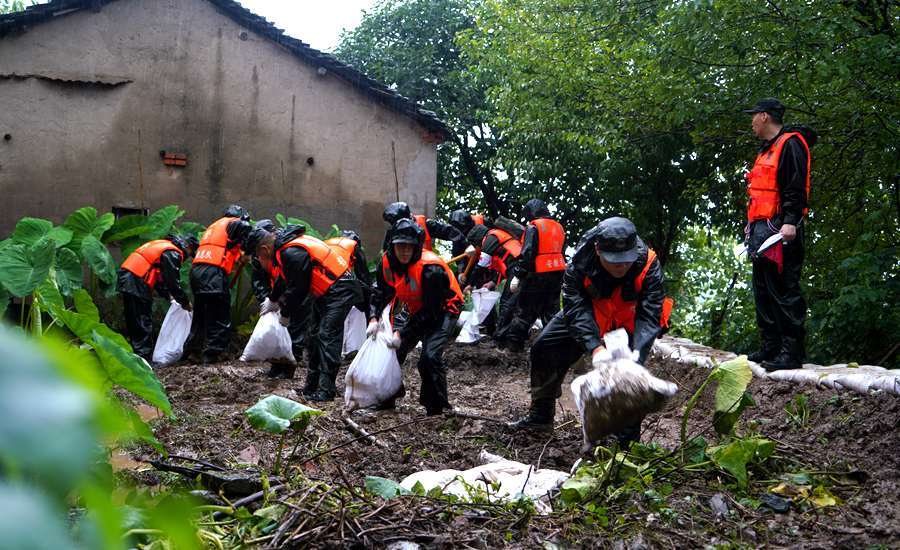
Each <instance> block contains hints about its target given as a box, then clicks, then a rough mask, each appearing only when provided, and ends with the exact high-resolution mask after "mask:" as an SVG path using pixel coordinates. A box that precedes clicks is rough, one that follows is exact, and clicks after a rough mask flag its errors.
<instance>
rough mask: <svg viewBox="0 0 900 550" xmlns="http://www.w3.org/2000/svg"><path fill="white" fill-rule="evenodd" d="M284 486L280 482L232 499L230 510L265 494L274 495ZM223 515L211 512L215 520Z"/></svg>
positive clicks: (252, 501) (222, 513)
mask: <svg viewBox="0 0 900 550" xmlns="http://www.w3.org/2000/svg"><path fill="white" fill-rule="evenodd" d="M285 487H287V485H283V484H282V485H276V486H274V487H269V489H268V490H266V489H263V490H262V491H257V492H255V493H253V494H252V495H247V496H245V497H244V498H239V499H237V500H236V501H234V502H233V503H232V504H231V508H232V510H237V509H238V508H240V507H241V506H246V505H248V504H252V503H254V502H256V501H257V500H259V499H261V498H263V497H264V496H265V495H266V494H273V495H274V494H275V493H277V492H278V491H280V490H282V489H284V488H285ZM223 515H224V512H216V513H215V514H213V519H215V520H217V519H219V518H221V517H222V516H223Z"/></svg>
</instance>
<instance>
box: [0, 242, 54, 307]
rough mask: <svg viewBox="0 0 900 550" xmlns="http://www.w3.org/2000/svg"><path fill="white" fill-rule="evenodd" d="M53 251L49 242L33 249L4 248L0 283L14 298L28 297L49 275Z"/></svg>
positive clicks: (22, 247) (0, 258)
mask: <svg viewBox="0 0 900 550" xmlns="http://www.w3.org/2000/svg"><path fill="white" fill-rule="evenodd" d="M55 249H56V247H55V245H54V243H53V242H51V241H42V242H40V243H37V244H36V245H35V246H34V247H29V246H28V245H24V244H13V245H11V246H7V247H5V248H4V249H3V252H2V254H0V283H2V284H3V286H4V287H6V289H7V290H9V292H10V293H12V294H13V295H14V296H18V297H20V298H21V297H24V296H28V295H29V294H31V293H32V292H33V291H34V289H35V288H37V287H38V285H40V284H41V283H42V282H43V281H44V280H45V279H46V278H47V276H48V275H50V268H51V267H52V266H53V258H54V256H55Z"/></svg>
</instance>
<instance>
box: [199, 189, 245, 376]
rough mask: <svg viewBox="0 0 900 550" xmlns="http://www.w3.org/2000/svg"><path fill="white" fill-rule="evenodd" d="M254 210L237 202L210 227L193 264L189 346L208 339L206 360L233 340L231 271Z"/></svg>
mask: <svg viewBox="0 0 900 550" xmlns="http://www.w3.org/2000/svg"><path fill="white" fill-rule="evenodd" d="M249 220H250V214H248V213H247V212H246V211H245V210H244V209H243V208H242V207H240V206H238V205H236V204H233V205H231V206H229V207H228V208H226V209H225V211H224V212H223V213H222V217H221V218H219V219H218V220H216V221H214V222H213V223H211V224H210V225H209V227H207V228H206V231H205V232H204V233H203V236H202V237H201V238H200V246H199V247H198V248H197V255H196V256H195V257H194V263H193V264H192V265H191V290H192V291H193V293H194V321H193V323H192V324H191V336H190V337H189V338H188V341H187V343H186V344H185V349H189V350H196V349H197V348H198V347H199V345H200V343H201V341H203V340H204V339H205V340H206V346H205V348H204V349H203V362H204V363H214V362H216V361H218V360H219V358H220V357H221V355H222V353H223V352H224V351H225V350H226V349H228V344H229V342H230V340H231V280H230V277H231V274H232V272H233V271H234V270H235V267H237V266H238V265H239V260H240V261H242V252H243V251H242V246H243V245H244V240H245V239H246V238H247V236H248V235H249V234H250V231H251V229H252V228H251V226H250V222H249Z"/></svg>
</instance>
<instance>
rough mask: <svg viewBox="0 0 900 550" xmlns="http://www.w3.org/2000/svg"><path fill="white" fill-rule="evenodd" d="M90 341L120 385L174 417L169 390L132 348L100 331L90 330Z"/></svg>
mask: <svg viewBox="0 0 900 550" xmlns="http://www.w3.org/2000/svg"><path fill="white" fill-rule="evenodd" d="M90 343H91V346H93V348H94V350H95V351H96V352H97V356H98V357H100V363H101V364H102V365H103V368H104V370H105V371H106V374H107V375H108V376H109V378H110V379H111V380H112V381H113V382H114V383H115V384H116V385H117V386H119V387H121V388H124V389H126V390H128V391H130V392H131V393H133V394H135V395H137V396H138V397H140V398H142V399H144V400H145V401H146V402H147V403H150V404H151V405H153V406H154V407H156V408H158V409H160V410H161V411H163V412H164V413H165V414H166V415H167V416H169V417H170V418H171V417H174V414H173V413H172V404H171V403H169V398H168V397H166V390H165V389H163V386H162V384H161V383H160V382H159V379H158V378H157V377H156V375H155V374H153V369H151V368H150V366H149V365H148V364H147V362H146V361H144V360H143V359H141V358H140V357H138V356H137V355H135V354H134V353H131V351H130V348H129V349H126V348H124V347H122V346H121V345H119V344H118V343H117V342H115V341H114V340H112V339H110V338H107V337H106V336H104V335H103V334H101V331H100V330H96V329H95V330H93V331H92V332H91V340H90Z"/></svg>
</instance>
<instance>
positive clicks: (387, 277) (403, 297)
mask: <svg viewBox="0 0 900 550" xmlns="http://www.w3.org/2000/svg"><path fill="white" fill-rule="evenodd" d="M426 265H437V266H440V267H441V268H442V269H443V270H444V272H446V273H447V278H448V279H449V280H450V290H451V291H452V293H453V295H452V296H450V297H449V298H447V299H446V300H445V301H444V311H447V312H450V313H453V314H457V313H459V311H460V309H461V308H462V305H463V293H462V289H461V288H460V287H459V282H458V281H457V280H456V276H455V275H454V274H453V272H452V271H451V270H450V266H448V265H447V262H445V261H444V260H443V259H441V257H440V256H438V255H437V254H435V253H433V252H429V251H428V250H423V251H422V257H421V258H419V260H418V261H417V262H416V263H414V264H412V265H410V266H408V267H407V268H406V273H397V274H395V273H394V272H393V271H392V270H391V265H390V262H389V261H388V257H387V254H384V255H383V256H382V257H381V274H382V275H383V276H384V281H385V283H387V284H388V285H390V286H391V287H392V288H393V289H394V301H395V303H396V302H398V301H399V302H402V303H404V304H406V307H407V308H409V313H410V315H414V314H415V313H416V312H418V311H419V310H420V309H422V305H423V304H424V298H423V296H422V272H423V270H424V269H425V266H426Z"/></svg>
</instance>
